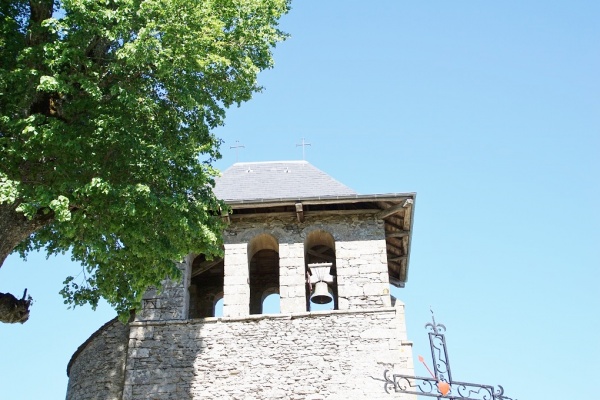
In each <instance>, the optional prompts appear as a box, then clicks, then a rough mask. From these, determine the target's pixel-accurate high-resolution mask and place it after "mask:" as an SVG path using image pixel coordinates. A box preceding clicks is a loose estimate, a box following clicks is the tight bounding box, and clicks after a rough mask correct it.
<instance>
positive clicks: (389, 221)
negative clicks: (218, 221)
mask: <svg viewBox="0 0 600 400" xmlns="http://www.w3.org/2000/svg"><path fill="white" fill-rule="evenodd" d="M416 195H417V194H416V193H392V194H374V195H373V194H369V195H349V196H323V197H304V198H280V199H272V198H271V199H251V200H235V201H227V200H225V202H226V203H227V204H228V205H229V207H230V208H231V209H230V211H229V213H228V214H227V215H224V216H223V217H224V218H227V219H228V220H232V219H233V220H235V219H243V218H253V217H258V216H260V215H264V214H269V215H281V216H293V215H295V216H296V218H297V220H298V221H299V222H302V221H304V218H306V217H307V216H311V215H326V214H329V215H331V214H335V215H340V214H373V215H375V217H376V218H379V219H382V220H383V222H384V228H385V241H386V250H387V263H388V273H389V277H390V283H391V284H392V285H394V286H396V287H404V284H405V283H406V281H407V279H408V265H409V259H410V244H411V241H412V227H413V220H414V218H413V217H414V209H415V199H416Z"/></svg>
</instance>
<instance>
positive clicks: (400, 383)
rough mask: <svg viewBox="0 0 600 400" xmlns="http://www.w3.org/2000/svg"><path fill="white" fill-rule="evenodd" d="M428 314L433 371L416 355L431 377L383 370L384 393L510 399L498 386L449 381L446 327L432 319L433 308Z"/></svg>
mask: <svg viewBox="0 0 600 400" xmlns="http://www.w3.org/2000/svg"><path fill="white" fill-rule="evenodd" d="M431 314H432V321H433V323H428V324H426V325H425V328H428V329H429V330H430V331H431V332H429V346H430V348H431V357H432V359H433V372H431V371H430V370H429V368H428V367H427V364H425V362H424V360H423V358H422V357H420V356H419V360H420V361H421V362H423V364H425V367H426V368H427V369H428V370H429V372H430V374H431V375H432V376H431V377H430V378H429V377H420V376H411V375H402V374H393V375H391V377H390V375H389V373H390V371H389V370H385V371H384V372H383V378H384V388H385V391H386V393H388V394H389V393H390V392H391V391H392V390H393V391H394V392H395V393H406V394H415V395H419V396H426V397H437V398H438V400H443V399H450V400H513V399H511V398H510V397H506V396H504V388H503V387H502V386H500V385H498V387H497V388H495V387H494V386H490V385H479V384H476V383H469V382H458V381H454V380H452V372H451V370H450V361H449V358H448V349H447V347H446V338H445V336H444V332H445V331H446V327H445V326H444V325H443V324H438V323H436V322H435V317H434V316H433V311H432V313H431Z"/></svg>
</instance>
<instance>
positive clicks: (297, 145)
mask: <svg viewBox="0 0 600 400" xmlns="http://www.w3.org/2000/svg"><path fill="white" fill-rule="evenodd" d="M310 145H311V144H310V143H308V142H306V141H305V140H304V138H302V143H299V144H296V147H300V146H302V159H303V160H306V157H305V152H304V150H305V149H306V146H310Z"/></svg>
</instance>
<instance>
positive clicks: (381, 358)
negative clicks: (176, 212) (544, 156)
mask: <svg viewBox="0 0 600 400" xmlns="http://www.w3.org/2000/svg"><path fill="white" fill-rule="evenodd" d="M215 194H216V195H217V197H219V198H221V199H223V200H225V201H226V202H227V204H228V205H229V206H230V212H229V213H228V214H227V215H223V218H225V219H227V222H228V224H227V228H226V229H225V230H224V232H223V243H224V255H223V258H219V259H210V258H207V257H205V256H204V255H202V254H191V255H189V256H188V257H187V259H186V260H184V261H183V262H182V263H180V264H179V268H180V269H181V270H182V272H183V279H182V280H181V281H179V282H168V283H167V284H166V285H165V288H164V289H163V290H162V291H161V292H160V293H158V292H156V291H152V290H151V291H148V293H146V295H145V296H144V300H143V309H142V310H139V311H138V312H137V314H136V317H135V320H134V321H132V322H130V323H129V324H127V325H123V324H121V323H120V322H118V321H116V320H113V321H110V322H108V323H107V324H106V325H104V326H103V327H102V328H100V329H99V330H98V331H97V332H96V333H95V334H94V335H92V337H90V339H88V341H86V342H85V343H84V344H83V345H82V346H80V348H79V349H78V350H77V352H76V353H75V354H74V355H73V357H72V359H71V362H70V363H69V366H68V373H69V387H68V393H67V400H80V399H81V400H83V399H123V400H137V399H161V400H162V399H164V400H167V399H169V400H171V399H173V400H174V399H178V400H179V399H240V400H243V399H248V400H252V399H298V400H299V399H311V400H321V399H323V400H325V399H344V400H347V399H349V398H351V399H365V400H366V399H369V400H373V399H390V398H393V399H399V398H400V399H406V400H408V399H411V400H415V397H414V396H412V395H406V394H387V393H386V391H385V390H384V385H383V382H382V381H381V379H378V378H379V377H381V376H383V371H385V370H394V371H398V372H400V373H404V374H413V359H412V347H411V342H410V341H408V338H407V334H406V326H405V319H404V304H403V303H402V302H401V301H400V300H397V299H395V298H393V297H392V296H391V294H390V285H393V286H396V287H400V288H401V287H404V284H405V282H406V281H407V275H408V265H409V256H410V242H411V234H412V224H413V216H414V204H415V193H394V194H377V195H360V194H357V193H356V192H354V191H353V190H352V189H350V188H349V187H347V186H345V185H343V184H341V183H340V182H338V181H336V180H335V179H333V178H332V177H330V176H329V175H327V174H325V173H324V172H322V171H320V170H319V169H317V168H315V167H314V166H312V165H311V164H310V163H308V162H306V161H285V162H257V163H236V164H234V165H233V166H232V167H230V168H229V169H227V170H226V171H225V172H224V173H223V175H222V176H221V177H220V178H219V179H218V180H217V183H216V187H215Z"/></svg>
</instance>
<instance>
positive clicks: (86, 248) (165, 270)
mask: <svg viewBox="0 0 600 400" xmlns="http://www.w3.org/2000/svg"><path fill="white" fill-rule="evenodd" d="M288 2H289V0H202V1H200V0H196V1H190V0H8V1H2V3H1V5H0V18H1V19H2V21H1V22H0V151H1V153H0V154H1V155H0V266H2V263H3V262H4V260H5V259H6V257H7V256H8V255H9V254H11V253H12V252H14V251H19V252H20V253H21V255H22V256H25V255H26V254H27V253H28V252H30V251H32V250H39V249H44V250H45V251H47V252H48V253H49V254H53V253H65V252H70V254H71V256H72V258H73V259H74V260H76V261H78V262H80V263H81V264H82V270H83V274H82V276H83V278H78V279H74V278H73V277H69V278H67V280H66V281H65V288H64V289H63V291H62V294H63V296H64V297H65V303H69V304H71V305H73V306H76V305H82V304H86V303H88V304H91V305H92V307H95V306H96V305H97V303H98V301H99V299H100V298H102V297H103V298H105V299H106V300H107V301H108V302H109V303H110V304H111V305H112V306H113V307H115V309H116V310H117V312H119V313H120V314H121V315H125V314H127V313H128V312H129V310H131V309H134V308H136V307H138V306H139V304H140V301H141V296H142V294H143V293H144V291H145V290H146V289H147V287H148V286H160V282H161V281H162V280H164V279H165V277H171V278H177V277H178V275H179V271H178V269H177V268H176V267H175V265H174V261H175V260H181V259H182V257H183V256H185V255H186V254H189V253H190V252H193V253H203V254H207V255H210V254H217V253H219V252H220V251H221V250H220V249H221V245H220V240H221V239H220V236H221V231H222V228H223V225H222V222H221V219H220V218H219V216H218V212H219V210H220V209H222V208H223V207H224V204H222V203H221V202H220V201H219V200H218V199H216V198H215V196H214V194H213V192H212V187H213V185H214V177H215V176H216V174H217V171H216V170H215V169H214V168H213V167H212V162H213V161H214V160H215V159H217V158H218V157H220V154H219V144H220V140H219V139H218V138H216V137H215V136H214V134H213V133H212V130H213V129H214V128H215V127H217V126H219V125H221V124H222V123H223V119H224V116H225V110H226V109H227V108H228V107H230V106H231V105H234V104H237V105H238V106H239V105H240V103H242V102H245V101H247V100H249V99H250V98H251V96H252V95H253V93H255V92H257V91H259V90H260V89H261V88H260V87H259V86H258V85H257V80H256V78H257V74H258V73H259V72H260V71H261V70H264V69H267V68H270V67H272V65H273V61H272V53H271V51H272V48H273V47H274V46H275V45H276V43H277V42H278V41H281V40H283V39H284V38H285V35H284V34H283V33H282V32H281V31H279V30H278V29H277V26H278V20H279V18H280V17H281V16H282V15H283V14H285V13H286V12H287V10H288V7H289V4H288ZM5 303H6V304H8V306H5V305H6V304H5ZM29 304H30V298H28V299H26V298H25V295H23V298H22V299H21V300H18V299H17V298H16V297H15V296H13V295H11V294H10V293H6V294H3V293H0V305H1V306H0V320H1V321H3V322H24V321H25V320H26V319H27V317H28V307H29ZM11 307H13V308H14V309H18V310H17V311H18V312H17V314H16V315H17V316H16V317H15V315H10V316H9V315H8V314H7V310H9V311H10V308H11Z"/></svg>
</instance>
